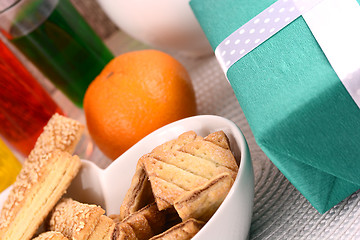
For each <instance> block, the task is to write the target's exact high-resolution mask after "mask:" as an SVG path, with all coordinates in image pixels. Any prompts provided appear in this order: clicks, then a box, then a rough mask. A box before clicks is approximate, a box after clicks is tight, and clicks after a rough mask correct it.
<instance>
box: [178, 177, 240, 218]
mask: <svg viewBox="0 0 360 240" xmlns="http://www.w3.org/2000/svg"><path fill="white" fill-rule="evenodd" d="M232 184H233V179H232V177H231V176H230V175H229V174H228V173H222V174H219V175H218V176H216V177H214V178H213V179H211V180H210V181H208V182H207V183H206V184H205V185H203V186H200V187H198V188H196V189H193V190H191V191H188V192H186V193H184V194H183V195H181V196H180V197H179V198H178V199H177V200H176V201H175V202H174V207H175V209H176V211H177V212H178V214H179V216H180V217H181V219H182V220H183V221H185V220H187V219H189V218H195V219H198V220H201V221H204V222H206V221H208V220H209V219H210V218H211V216H212V215H213V214H214V213H215V211H216V210H217V209H218V208H219V206H220V204H221V203H222V202H223V201H224V199H225V197H226V195H227V194H228V192H229V191H230V188H231V186H232Z"/></svg>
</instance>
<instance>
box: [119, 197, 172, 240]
mask: <svg viewBox="0 0 360 240" xmlns="http://www.w3.org/2000/svg"><path fill="white" fill-rule="evenodd" d="M165 222H166V213H165V212H160V211H159V210H158V209H157V206H156V204H155V203H152V204H149V205H147V206H145V207H144V208H142V209H140V210H138V211H137V212H135V213H132V214H130V215H129V216H127V217H126V218H125V219H123V220H122V221H121V222H119V223H118V224H117V225H116V227H115V232H114V235H113V236H114V240H123V239H128V240H132V239H133V240H146V239H149V238H150V237H152V236H154V235H156V234H159V233H160V232H162V231H163V230H165V229H164V227H165Z"/></svg>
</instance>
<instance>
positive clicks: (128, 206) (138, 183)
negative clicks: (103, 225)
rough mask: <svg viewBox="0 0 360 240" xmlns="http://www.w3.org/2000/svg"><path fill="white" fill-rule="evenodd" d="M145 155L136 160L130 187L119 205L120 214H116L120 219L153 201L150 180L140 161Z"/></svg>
mask: <svg viewBox="0 0 360 240" xmlns="http://www.w3.org/2000/svg"><path fill="white" fill-rule="evenodd" d="M146 157H147V155H145V156H143V157H142V158H141V159H140V160H139V161H138V164H137V166H136V170H135V174H134V176H133V178H132V180H131V185H130V188H129V190H128V191H127V193H126V195H125V198H124V200H123V202H122V204H121V207H120V215H119V216H118V219H119V220H122V219H124V218H125V217H127V216H129V215H130V214H131V213H134V212H136V211H137V210H139V209H141V208H143V207H145V206H146V205H147V204H150V203H152V202H154V197H153V194H152V191H151V186H150V182H149V179H148V177H147V175H146V172H145V169H144V165H143V162H142V159H143V158H146Z"/></svg>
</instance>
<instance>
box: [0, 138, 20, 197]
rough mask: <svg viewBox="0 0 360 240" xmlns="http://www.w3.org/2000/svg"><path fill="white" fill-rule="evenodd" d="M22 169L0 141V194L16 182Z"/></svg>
mask: <svg viewBox="0 0 360 240" xmlns="http://www.w3.org/2000/svg"><path fill="white" fill-rule="evenodd" d="M20 169H21V164H20V162H19V161H18V160H17V158H16V157H15V156H14V154H13V153H12V152H11V150H10V149H9V148H8V147H7V146H6V145H5V143H4V142H3V141H2V140H1V139H0V192H2V191H3V190H5V189H6V188H7V187H8V186H10V185H11V184H12V183H13V182H14V181H15V179H16V176H17V175H18V173H19V172H20Z"/></svg>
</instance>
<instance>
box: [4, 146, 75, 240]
mask: <svg viewBox="0 0 360 240" xmlns="http://www.w3.org/2000/svg"><path fill="white" fill-rule="evenodd" d="M80 166H81V161H80V159H79V157H77V156H71V155H70V154H69V153H66V152H62V151H60V150H55V151H53V152H50V153H47V154H43V155H33V156H32V157H31V158H28V159H27V160H26V162H25V163H24V165H23V168H22V170H21V171H20V174H19V175H18V177H17V179H16V182H15V183H14V185H13V188H12V190H11V192H10V194H9V196H8V199H7V200H6V202H5V204H4V206H3V209H2V211H1V217H0V239H2V240H20V239H21V240H26V239H31V237H32V236H33V235H34V234H35V232H36V230H37V229H38V228H39V226H40V225H41V223H42V222H43V221H44V219H45V217H46V216H47V215H48V214H49V212H50V211H51V209H52V208H53V207H54V206H55V204H56V202H57V201H58V200H59V199H60V198H61V196H62V195H63V194H64V192H65V191H66V189H67V188H68V187H69V185H70V183H71V181H72V179H73V178H74V177H75V176H76V174H77V173H78V171H79V169H80Z"/></svg>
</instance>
